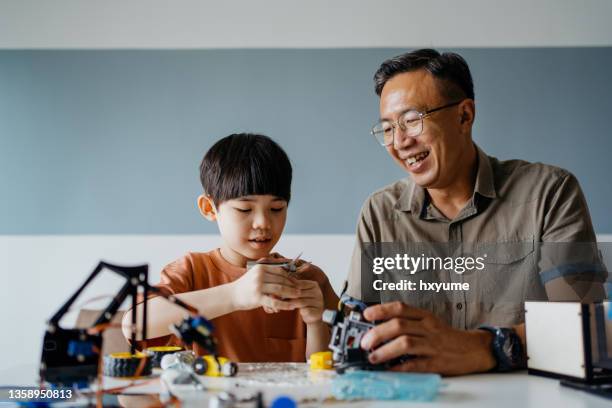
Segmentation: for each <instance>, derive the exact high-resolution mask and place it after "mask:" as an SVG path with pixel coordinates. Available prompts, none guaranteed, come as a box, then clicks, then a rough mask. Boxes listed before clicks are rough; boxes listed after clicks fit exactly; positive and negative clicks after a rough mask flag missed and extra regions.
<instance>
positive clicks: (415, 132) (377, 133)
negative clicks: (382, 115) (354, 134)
mask: <svg viewBox="0 0 612 408" xmlns="http://www.w3.org/2000/svg"><path fill="white" fill-rule="evenodd" d="M461 102H463V99H462V100H460V101H457V102H453V103H449V104H448V105H444V106H440V107H438V108H434V109H429V110H427V111H425V112H419V111H417V110H414V109H411V110H407V111H406V112H404V113H402V115H401V116H400V117H399V119H398V120H397V122H396V123H393V122H391V121H389V120H382V121H380V122H378V123H377V124H375V125H374V126H373V127H372V131H371V132H370V133H371V134H372V135H373V136H374V137H375V138H376V140H377V141H378V143H380V144H381V145H383V146H389V145H390V144H393V138H394V137H395V128H396V127H399V128H400V129H401V130H403V131H404V133H405V134H406V136H408V137H417V136H419V135H420V134H421V133H422V132H423V119H425V118H426V117H428V116H429V115H431V114H432V113H434V112H437V111H439V110H442V109H446V108H450V107H451V106H455V105H459V104H460V103H461Z"/></svg>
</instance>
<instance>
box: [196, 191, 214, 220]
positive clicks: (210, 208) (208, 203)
mask: <svg viewBox="0 0 612 408" xmlns="http://www.w3.org/2000/svg"><path fill="white" fill-rule="evenodd" d="M198 208H199V209H200V214H202V217H204V218H206V219H207V220H208V221H216V220H217V210H216V209H215V204H214V203H213V200H212V198H210V197H209V196H207V195H204V194H201V195H200V196H198Z"/></svg>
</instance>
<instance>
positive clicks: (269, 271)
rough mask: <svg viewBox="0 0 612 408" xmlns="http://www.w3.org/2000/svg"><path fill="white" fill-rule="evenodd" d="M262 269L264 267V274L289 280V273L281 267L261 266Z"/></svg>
mask: <svg viewBox="0 0 612 408" xmlns="http://www.w3.org/2000/svg"><path fill="white" fill-rule="evenodd" d="M261 267H262V269H263V270H264V272H265V273H266V274H272V275H278V276H284V277H286V278H289V277H288V276H287V271H286V270H284V269H283V268H282V267H281V266H276V265H261ZM289 279H293V278H289ZM293 280H295V281H297V279H293Z"/></svg>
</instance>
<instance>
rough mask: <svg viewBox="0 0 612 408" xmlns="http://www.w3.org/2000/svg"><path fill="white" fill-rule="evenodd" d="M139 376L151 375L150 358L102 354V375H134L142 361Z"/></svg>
mask: <svg viewBox="0 0 612 408" xmlns="http://www.w3.org/2000/svg"><path fill="white" fill-rule="evenodd" d="M143 360H144V365H143V366H142V370H141V371H140V373H138V376H139V377H146V376H148V375H151V372H152V366H151V359H150V358H148V357H146V356H145V357H131V358H116V357H113V356H112V354H109V355H106V356H104V375H106V376H108V377H135V376H136V371H137V370H138V368H139V366H140V365H141V364H142V363H143Z"/></svg>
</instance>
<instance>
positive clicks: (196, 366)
mask: <svg viewBox="0 0 612 408" xmlns="http://www.w3.org/2000/svg"><path fill="white" fill-rule="evenodd" d="M191 366H192V368H193V372H194V373H196V374H199V375H204V374H205V373H206V370H208V363H207V362H206V360H204V359H203V358H202V357H196V359H195V360H194V361H193V364H192V365H191Z"/></svg>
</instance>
